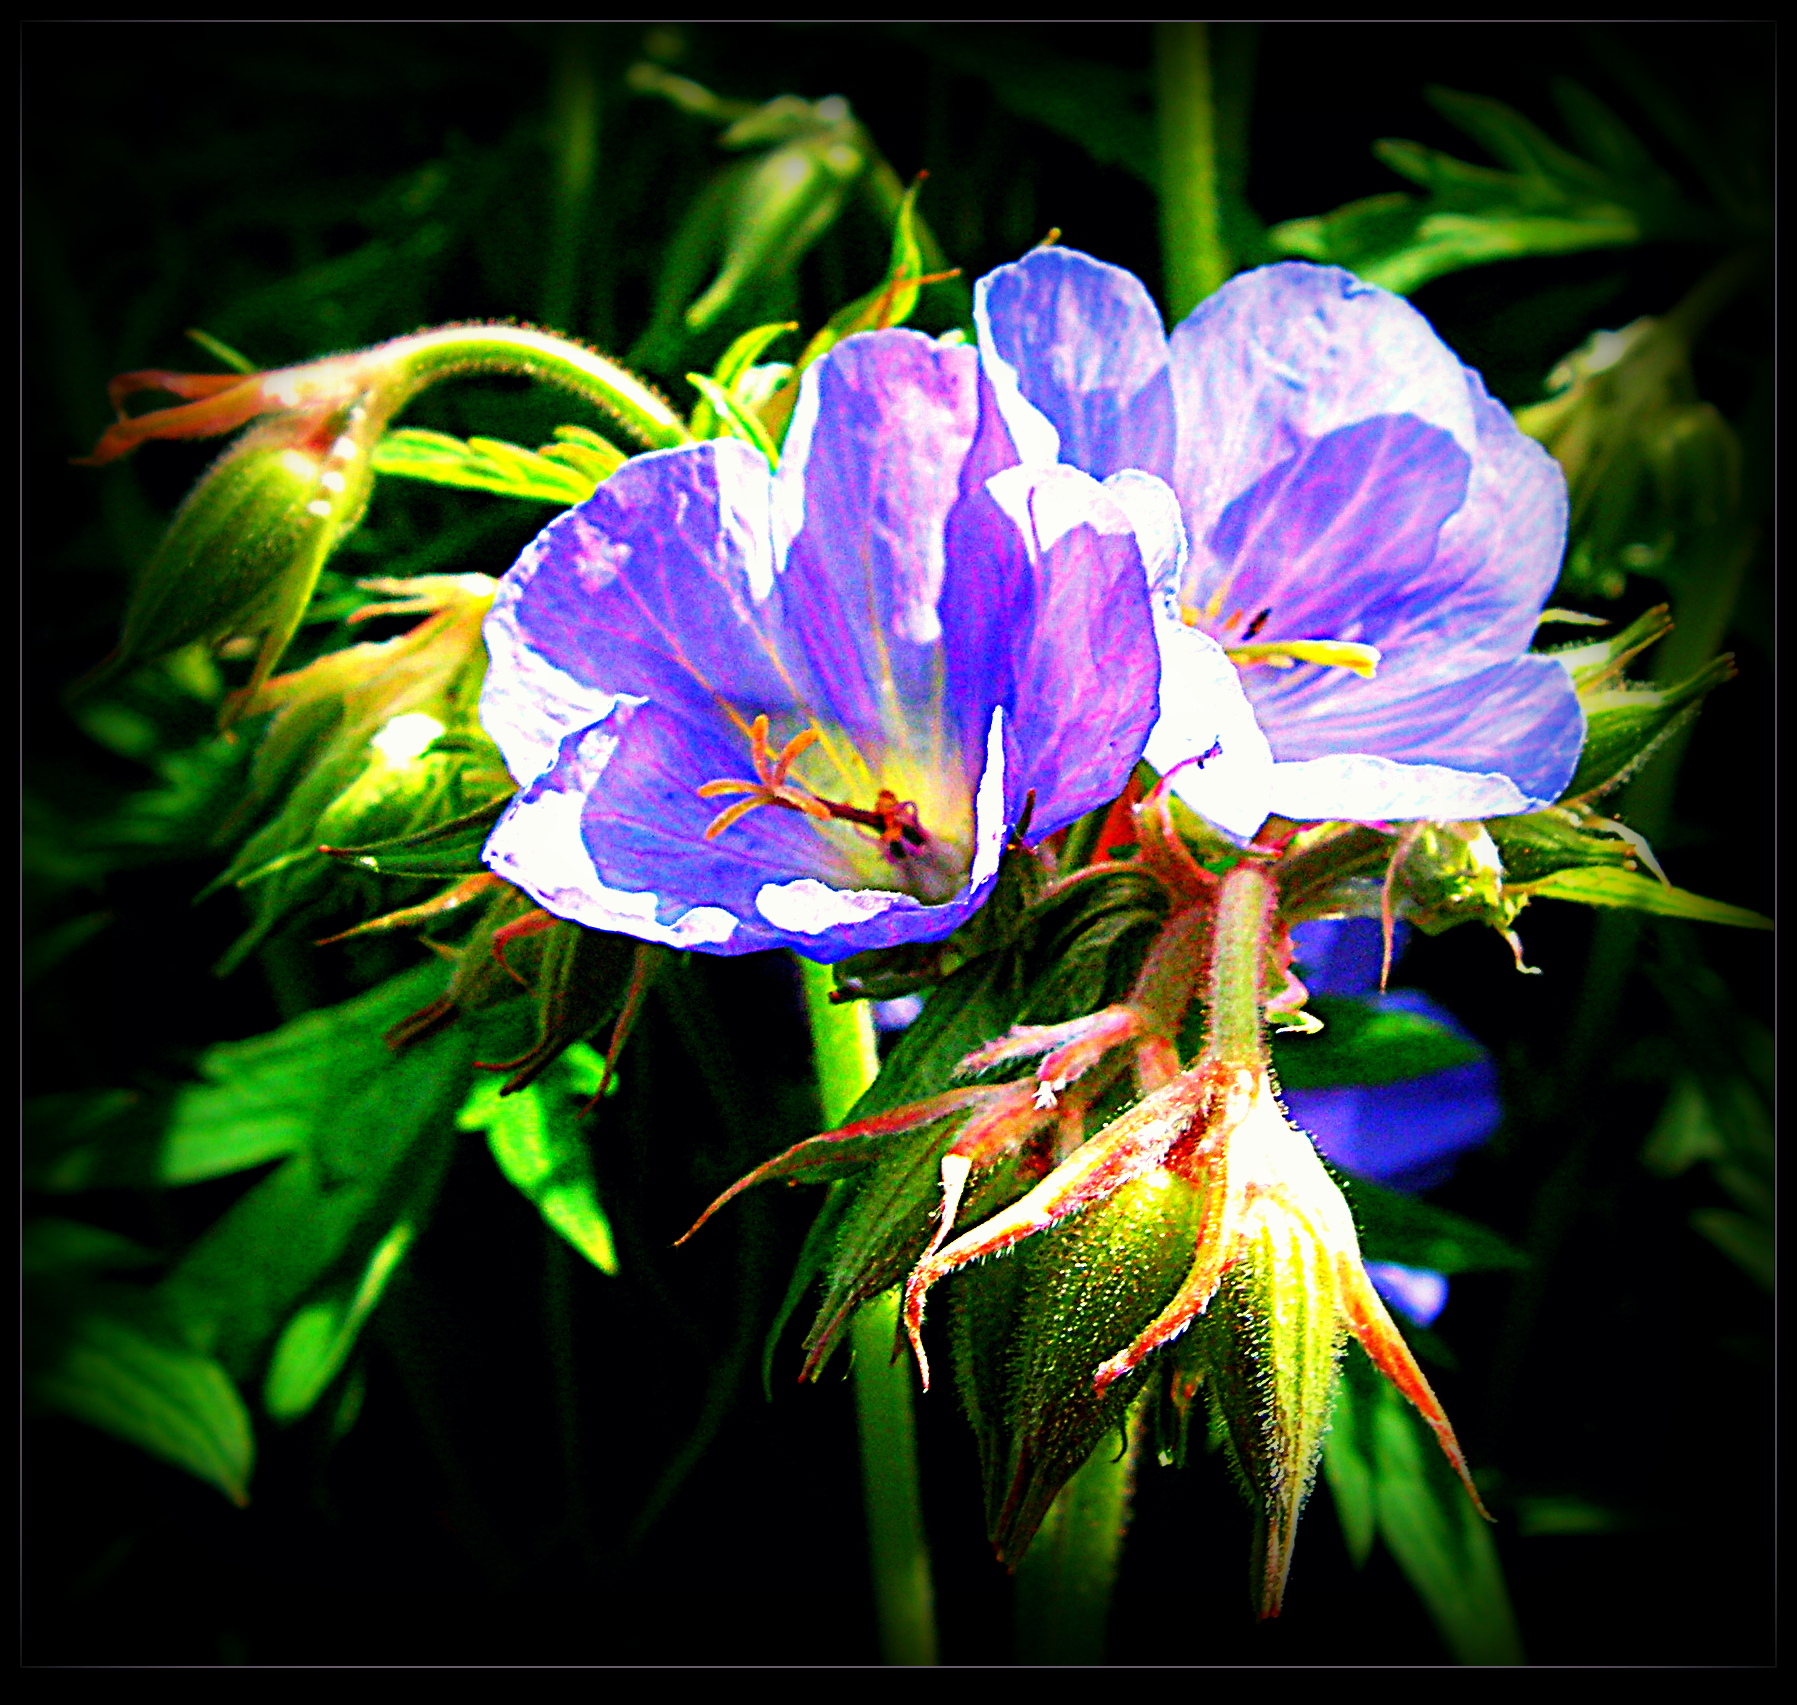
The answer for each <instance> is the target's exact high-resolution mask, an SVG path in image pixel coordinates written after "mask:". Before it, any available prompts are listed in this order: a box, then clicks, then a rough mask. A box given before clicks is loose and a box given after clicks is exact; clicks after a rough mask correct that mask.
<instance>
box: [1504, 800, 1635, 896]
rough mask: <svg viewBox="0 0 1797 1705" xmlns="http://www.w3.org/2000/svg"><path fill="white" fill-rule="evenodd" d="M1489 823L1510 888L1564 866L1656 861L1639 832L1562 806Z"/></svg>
mask: <svg viewBox="0 0 1797 1705" xmlns="http://www.w3.org/2000/svg"><path fill="white" fill-rule="evenodd" d="M1485 827H1486V829H1487V830H1489V831H1490V834H1491V838H1492V839H1493V840H1494V841H1495V842H1496V843H1497V848H1498V852H1499V853H1500V854H1501V855H1502V857H1503V860H1504V885H1505V887H1506V888H1515V887H1517V886H1519V885H1520V884H1523V883H1528V882H1535V881H1538V880H1540V878H1542V877H1544V876H1548V875H1551V874H1553V873H1554V872H1555V871H1560V870H1579V869H1584V868H1586V867H1587V866H1590V867H1597V868H1603V867H1612V868H1615V869H1618V870H1633V869H1635V868H1636V867H1637V866H1638V865H1639V864H1642V863H1647V864H1649V865H1650V866H1651V865H1652V864H1653V855H1652V853H1651V852H1649V851H1647V850H1646V843H1645V842H1644V841H1642V840H1641V838H1640V837H1639V836H1635V835H1631V834H1629V833H1627V832H1619V831H1621V830H1622V825H1620V824H1613V823H1610V822H1608V821H1607V820H1606V819H1604V818H1593V817H1587V816H1584V815H1582V814H1581V813H1579V812H1577V811H1568V810H1565V809H1563V808H1559V807H1550V808H1549V809H1548V810H1546V811H1531V812H1529V813H1528V814H1527V815H1526V816H1520V817H1493V818H1491V819H1490V821H1488V822H1487V823H1486V825H1485ZM1594 829H1595V830H1596V831H1597V832H1595V833H1594V832H1593V830H1594Z"/></svg>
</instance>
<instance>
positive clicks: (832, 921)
mask: <svg viewBox="0 0 1797 1705" xmlns="http://www.w3.org/2000/svg"><path fill="white" fill-rule="evenodd" d="M917 904H918V902H917V900H916V899H915V898H913V897H912V896H911V895H909V894H898V893H894V892H893V891H892V890H891V889H887V888H832V887H831V886H830V885H829V883H827V882H819V881H818V879H817V878H816V877H815V876H802V877H800V878H799V879H798V881H796V882H767V883H763V884H762V886H761V887H760V888H758V889H757V890H756V892H755V910H756V911H758V912H759V913H760V914H761V915H762V916H763V917H764V918H766V919H767V921H768V922H769V923H771V924H772V925H773V926H774V928H775V929H783V930H790V931H791V932H792V933H793V934H794V935H824V934H826V933H828V932H829V931H830V930H833V929H846V928H851V927H853V926H854V925H855V924H862V923H866V922H867V920H868V919H869V918H877V917H878V916H879V915H880V914H881V913H882V912H889V911H891V910H892V908H893V907H894V906H916V905H917Z"/></svg>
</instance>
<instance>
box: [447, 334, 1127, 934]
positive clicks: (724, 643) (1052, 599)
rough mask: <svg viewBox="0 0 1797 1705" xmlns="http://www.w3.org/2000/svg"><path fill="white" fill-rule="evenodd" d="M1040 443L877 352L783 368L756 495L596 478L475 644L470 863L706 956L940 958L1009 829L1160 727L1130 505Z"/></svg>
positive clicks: (935, 370) (927, 366) (652, 476)
mask: <svg viewBox="0 0 1797 1705" xmlns="http://www.w3.org/2000/svg"><path fill="white" fill-rule="evenodd" d="M1044 441H1052V433H1051V432H1050V431H1049V429H1048V428H1047V425H1046V423H1045V422H1043V421H1041V420H1040V419H1039V418H1038V417H1035V416H1034V415H1033V412H1032V411H1031V410H1029V409H1028V408H1027V406H1026V405H1023V404H1021V403H1020V402H1019V401H1018V400H1017V399H1016V398H1015V397H1014V396H1013V395H1002V396H1001V395H999V394H997V393H996V392H995V391H994V390H993V388H992V387H991V386H990V384H987V383H984V382H983V381H982V378H981V369H980V360H979V357H978V355H977V354H976V353H975V351H974V350H972V349H971V348H967V347H951V346H947V345H944V344H938V343H934V342H932V341H931V340H930V339H928V338H925V337H923V336H920V335H919V334H917V333H915V332H907V331H886V332H874V333H868V334H865V335H863V336H859V337H853V338H850V339H848V340H846V341H845V342H844V343H842V344H841V345H840V346H839V347H838V348H837V349H836V350H835V351H834V352H833V353H832V354H831V355H830V356H829V357H827V358H826V359H825V360H823V361H820V362H818V363H817V364H816V365H815V366H813V367H812V368H811V369H809V370H808V371H807V373H806V375H805V378H804V382H803V386H802V389H801V392H800V398H799V402H798V405H797V408H796V409H795V411H794V415H793V421H792V427H791V430H790V432H789V434H788V437H787V441H786V446H785V451H784V455H783V457H782V460H781V463H780V466H779V469H778V472H774V471H772V470H770V469H769V467H768V464H767V462H766V460H765V459H764V458H763V457H762V456H761V455H760V454H759V453H758V452H756V451H755V450H752V449H751V448H750V447H749V446H748V445H746V444H743V443H739V442H736V441H735V440H717V441H712V442H708V443H702V444H692V445H686V446H683V447H681V448H679V449H674V450H666V451H660V452H656V453H654V454H650V455H645V456H641V457H638V458H637V459H636V460H634V461H632V462H630V463H628V464H627V465H626V466H625V467H623V468H621V469H620V470H619V471H618V472H617V473H616V474H615V475H614V476H613V477H612V478H611V479H610V480H609V481H607V482H606V484H604V485H603V486H601V487H600V488H599V490H598V491H597V492H596V493H595V494H594V495H593V497H592V498H591V499H589V500H588V501H587V502H585V503H583V504H581V505H580V506H579V507H578V508H576V509H573V510H570V511H569V512H568V513H567V514H565V515H563V516H561V517H560V518H558V519H557V520H556V521H554V522H552V523H551V524H550V525H549V526H548V527H547V528H546V529H545V530H544V531H543V532H542V533H541V534H540V535H539V536H538V538H537V539H536V540H535V541H534V542H533V543H532V544H531V545H530V546H529V548H528V549H527V550H526V551H525V552H524V554H523V555H522V556H521V557H520V558H519V560H518V562H517V563H516V564H515V565H514V566H513V567H512V568H511V570H510V571H509V572H508V573H507V574H506V576H505V578H504V580H503V581H502V582H501V585H500V590H499V593H498V596H497V597H496V599H495V601H494V605H493V610H492V613H491V615H490V616H489V617H488V619H487V624H486V639H487V645H488V649H489V652H490V654H491V659H492V662H491V667H490V669H489V671H488V675H487V681H486V687H485V691H484V694H483V697H482V700H481V716H482V720H483V721H484V723H485V724H486V727H487V729H488V731H489V732H490V733H491V734H492V736H493V737H494V739H495V740H496V741H497V742H498V743H499V746H500V748H501V750H502V751H503V752H504V754H505V758H506V762H507V764H508V765H509V767H510V769H511V771H512V774H513V775H514V776H515V777H516V778H517V780H518V781H519V782H520V783H521V784H522V791H521V792H520V793H519V795H518V797H517V799H516V800H515V802H514V803H513V805H512V806H511V808H510V809H509V810H508V812H507V813H506V815H505V817H504V818H503V819H502V820H501V822H500V824H499V826H498V828H497V829H496V830H495V832H494V834H493V836H492V838H491V840H490V841H489V842H488V844H487V849H486V855H485V856H486V861H487V863H488V864H489V865H490V866H491V867H492V869H493V870H495V871H496V872H498V874H500V875H501V876H503V877H505V879H506V880H507V881H509V882H513V883H516V884H517V885H518V886H519V887H521V888H523V889H525V890H526V891H527V892H529V893H530V894H532V895H533V896H534V897H535V898H536V899H537V900H538V901H539V902H540V903H541V904H542V905H543V906H544V907H545V908H546V909H547V910H549V911H550V912H552V913H554V914H556V915H557V916H559V917H564V918H571V919H573V920H574V921H575V922H577V923H581V924H584V925H587V926H589V927H591V928H594V929H605V930H615V931H619V932H621V933H623V934H627V935H633V936H636V937H639V938H640V939H642V940H646V941H656V942H664V943H667V944H669V945H671V946H676V947H691V948H700V949H703V950H705V951H707V952H713V953H745V952H749V951H752V950H754V949H758V948H767V947H779V946H785V947H793V948H796V949H798V950H799V951H800V952H801V953H804V954H806V955H808V956H809V957H811V958H813V959H817V960H823V961H831V960H836V959H841V958H843V957H845V956H847V955H849V954H851V953H857V952H860V951H862V950H864V949H868V948H876V947H888V946H892V945H894V944H896V943H899V942H907V941H919V940H930V939H935V938H938V937H941V936H944V935H946V934H948V933H949V932H950V931H951V930H953V929H954V928H955V927H956V926H957V925H958V924H960V923H961V922H962V921H963V920H964V919H965V918H966V917H967V916H968V915H969V914H970V913H971V912H972V911H973V910H974V909H975V908H976V907H977V906H978V905H979V904H980V902H981V901H982V900H983V899H984V897H985V895H986V893H987V891H988V889H989V888H990V886H991V883H992V881H993V878H994V875H995V874H996V872H997V869H998V863H999V857H1000V854H1001V853H1002V851H1003V849H1004V847H1005V844H1006V842H1007V841H1008V839H1009V838H1010V836H1011V835H1012V833H1013V832H1014V830H1015V829H1016V828H1017V826H1018V824H1019V823H1020V821H1021V820H1022V818H1023V816H1024V814H1025V811H1026V802H1028V801H1030V800H1031V798H1032V796H1033V806H1028V809H1029V810H1030V813H1031V814H1030V824H1031V833H1032V835H1045V834H1049V833H1052V832H1053V831H1054V830H1055V829H1057V828H1059V827H1062V826H1064V825H1066V824H1068V823H1070V822H1072V821H1073V820H1074V818H1076V817H1078V816H1080V815H1081V814H1082V813H1084V812H1087V811H1090V810H1092V809H1093V808H1094V807H1096V806H1099V805H1102V804H1104V803H1105V802H1106V801H1107V800H1110V799H1113V798H1115V797H1116V795H1117V794H1118V793H1119V792H1120V791H1121V790H1122V788H1123V785H1124V783H1125V781H1126V780H1127V779H1128V776H1129V773H1130V769H1131V767H1132V766H1133V765H1134V764H1135V762H1136V761H1137V759H1138V758H1139V757H1140V756H1141V752H1142V747H1143V744H1144V742H1145V740H1146V738H1147V735H1148V731H1149V729H1150V727H1151V726H1152V724H1153V722H1154V718H1155V714H1156V703H1157V679H1158V659H1157V655H1156V647H1155V642H1154V637H1153V617H1152V613H1151V604H1150V598H1149V593H1148V590H1147V572H1148V570H1147V567H1146V566H1145V564H1144V562H1143V557H1142V552H1141V550H1140V548H1139V546H1138V543H1137V539H1136V535H1135V531H1134V523H1133V522H1132V520H1131V518H1130V510H1131V509H1132V508H1133V509H1135V510H1137V511H1140V512H1142V513H1144V514H1152V513H1153V501H1154V500H1153V496H1152V494H1147V495H1145V494H1144V491H1143V490H1142V489H1138V488H1145V487H1147V486H1150V485H1151V484H1152V483H1153V482H1150V481H1146V480H1144V479H1143V478H1142V477H1141V476H1139V475H1132V476H1128V477H1126V478H1125V479H1123V480H1121V481H1118V482H1113V492H1112V493H1107V492H1106V491H1105V490H1104V489H1103V488H1102V487H1100V485H1099V484H1098V482H1097V481H1095V480H1094V479H1092V478H1091V477H1089V476H1088V475H1087V474H1085V473H1083V472H1080V471H1077V470H1075V469H1074V468H1072V467H1068V466H1057V465H1055V462H1054V458H1053V456H1052V454H1050V455H1048V456H1046V457H1037V458H1036V459H1035V460H1034V463H1033V465H1029V464H1027V462H1026V456H1027V452H1028V449H1029V446H1030V444H1031V443H1038V444H1039V443H1041V442H1044Z"/></svg>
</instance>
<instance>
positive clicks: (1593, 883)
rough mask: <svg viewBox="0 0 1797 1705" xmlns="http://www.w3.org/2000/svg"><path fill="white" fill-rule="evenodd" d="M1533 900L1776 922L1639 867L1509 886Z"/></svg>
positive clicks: (1745, 924) (1751, 924)
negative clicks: (1670, 881)
mask: <svg viewBox="0 0 1797 1705" xmlns="http://www.w3.org/2000/svg"><path fill="white" fill-rule="evenodd" d="M1509 892H1510V893H1512V894H1515V895H1519V896H1526V897H1527V898H1529V899H1532V900H1575V901H1577V902H1579V903H1580V904H1581V905H1586V906H1617V907H1621V908H1623V909H1625V910H1628V911H1635V912H1650V913H1652V914H1653V915H1654V916H1655V917H1661V918H1689V919H1691V920H1692V921H1693V922H1695V923H1705V924H1732V925H1734V926H1735V927H1736V928H1738V929H1771V928H1772V927H1773V924H1772V920H1771V919H1770V918H1768V917H1765V916H1763V915H1762V914H1761V913H1759V912H1752V911H1749V910H1748V909H1747V908H1746V907H1745V906H1731V905H1728V904H1727V903H1726V902H1725V901H1722V900H1706V899H1705V898H1704V897H1703V896H1702V895H1701V894H1692V893H1689V892H1687V891H1686V890H1685V889H1683V888H1674V887H1672V886H1671V885H1670V884H1668V883H1665V882H1661V881H1660V880H1659V879H1658V878H1657V877H1653V876H1646V875H1643V874H1642V873H1641V872H1640V871H1634V870H1613V869H1600V870H1560V871H1555V872H1554V873H1553V874H1552V875H1551V876H1544V877H1542V878H1541V880H1540V881H1538V882H1528V883H1524V884H1522V885H1521V886H1519V887H1516V888H1513V889H1510V890H1509Z"/></svg>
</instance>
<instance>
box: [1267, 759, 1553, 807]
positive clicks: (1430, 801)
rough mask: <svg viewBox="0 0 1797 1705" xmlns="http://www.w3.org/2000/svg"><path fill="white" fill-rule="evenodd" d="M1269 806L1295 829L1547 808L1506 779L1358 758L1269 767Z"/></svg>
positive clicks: (1423, 765) (1440, 765)
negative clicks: (1322, 824) (1300, 825)
mask: <svg viewBox="0 0 1797 1705" xmlns="http://www.w3.org/2000/svg"><path fill="white" fill-rule="evenodd" d="M1269 799H1270V801H1271V803H1270V809H1271V810H1274V811H1277V812H1278V813H1279V815H1280V816H1282V817H1289V818H1291V819H1292V821H1293V822H1295V823H1320V822H1326V821H1331V820H1340V821H1342V822H1351V823H1394V822H1407V821H1415V820H1416V819H1419V818H1426V819H1428V820H1429V821H1431V822H1456V821H1464V820H1468V819H1471V818H1475V817H1509V816H1514V815H1515V814H1516V813H1518V812H1522V811H1534V810H1538V809H1539V808H1540V807H1542V806H1543V805H1546V804H1549V803H1551V802H1550V801H1548V800H1543V799H1531V798H1530V797H1529V796H1528V795H1527V794H1525V793H1524V792H1523V791H1522V789H1521V788H1519V787H1518V786H1517V785H1516V783H1515V782H1513V781H1512V780H1511V779H1510V778H1509V777H1508V776H1506V775H1493V774H1475V773H1473V772H1472V771H1469V770H1451V769H1449V768H1448V767H1447V766H1446V765H1445V764H1404V763H1399V762H1398V761H1397V760H1396V759H1395V758H1381V757H1377V756H1374V755H1372V754H1369V753H1364V752H1354V753H1341V754H1337V755H1334V756H1331V757H1327V758H1305V759H1302V760H1298V761H1294V762H1292V763H1285V764H1275V765H1274V766H1273V774H1272V778H1271V783H1270V787H1269Z"/></svg>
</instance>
